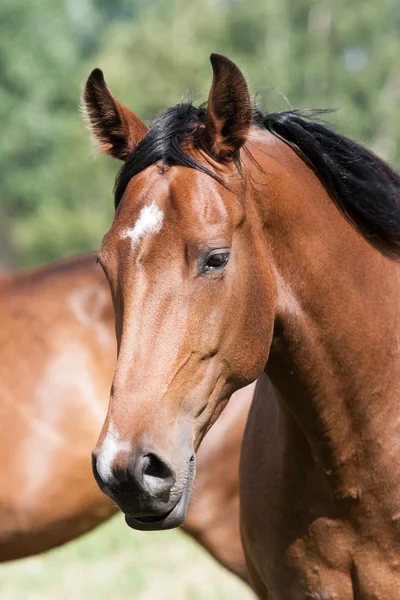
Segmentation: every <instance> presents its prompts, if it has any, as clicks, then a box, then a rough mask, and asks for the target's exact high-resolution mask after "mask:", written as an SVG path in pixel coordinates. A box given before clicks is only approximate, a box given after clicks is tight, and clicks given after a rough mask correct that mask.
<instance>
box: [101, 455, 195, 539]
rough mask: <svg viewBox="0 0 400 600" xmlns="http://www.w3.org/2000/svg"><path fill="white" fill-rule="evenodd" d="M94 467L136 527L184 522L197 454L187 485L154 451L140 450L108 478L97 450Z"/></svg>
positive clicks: (153, 527)
mask: <svg viewBox="0 0 400 600" xmlns="http://www.w3.org/2000/svg"><path fill="white" fill-rule="evenodd" d="M92 467H93V474H94V477H95V479H96V482H97V484H98V485H99V487H100V489H101V490H102V491H103V492H104V493H105V494H106V495H107V496H109V497H110V498H111V499H112V500H113V501H114V502H115V503H116V504H117V505H118V506H119V508H120V509H121V510H122V511H123V512H124V513H125V520H126V522H127V524H128V525H129V526H130V527H132V528H133V529H140V530H157V529H172V528H174V527H178V526H179V525H181V524H182V523H183V520H184V519H185V516H186V509H187V505H188V501H189V495H190V489H191V486H192V482H193V478H194V473H195V459H194V455H193V456H192V458H191V460H190V461H189V464H188V467H187V473H186V475H185V477H184V479H185V485H184V486H181V485H179V486H178V485H177V477H176V474H175V472H174V470H173V468H172V466H171V465H170V464H168V463H167V462H166V461H165V460H163V459H162V458H161V457H159V456H158V455H157V454H155V453H152V452H147V453H138V454H136V456H135V458H134V459H133V460H132V459H131V461H130V462H129V464H128V465H127V467H126V468H124V469H123V470H122V469H118V468H116V469H114V470H113V473H112V475H110V476H109V477H108V478H107V480H106V481H104V480H103V479H102V477H101V476H100V473H99V470H98V468H97V457H96V455H95V454H93V459H92ZM178 490H180V491H178Z"/></svg>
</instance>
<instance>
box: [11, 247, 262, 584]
mask: <svg viewBox="0 0 400 600" xmlns="http://www.w3.org/2000/svg"><path fill="white" fill-rule="evenodd" d="M0 339H1V344H0V381H1V387H0V415H1V419H0V561H6V560H12V559H16V558H21V557H24V556H28V555H30V554H36V553H39V552H43V551H44V550H47V549H49V548H52V547H54V546H58V545H60V544H62V543H64V542H67V541H69V540H71V539H73V538H75V537H77V536H79V535H81V534H83V533H85V532H87V531H89V530H91V529H92V528H93V527H95V526H96V525H98V524H99V523H102V522H103V521H105V520H106V519H108V518H109V517H110V516H111V515H113V514H115V512H116V511H117V510H118V509H117V507H116V506H115V505H114V504H113V503H112V502H110V500H109V499H108V498H106V496H104V495H103V494H102V493H101V492H100V490H99V489H98V487H97V485H96V483H95V482H94V481H93V477H92V474H91V464H90V459H89V456H90V452H91V449H92V447H93V445H94V442H95V440H96V436H97V433H98V428H99V427H100V425H101V423H102V421H103V420H104V417H105V414H106V409H107V402H108V396H109V390H110V385H111V381H112V375H113V371H114V367H115V360H116V343H115V333H114V311H113V307H112V302H111V297H110V292H109V289H108V284H107V281H106V279H105V277H104V274H103V272H102V270H101V269H100V267H99V266H98V265H96V260H95V256H94V254H92V255H83V256H80V257H77V258H74V259H68V260H65V261H61V262H59V263H56V264H54V265H49V266H45V267H41V268H38V269H34V270H31V271H27V272H22V273H19V274H16V275H11V276H8V277H3V278H2V279H0ZM253 387H254V386H252V387H249V388H246V389H244V390H241V391H239V392H238V394H237V398H236V399H235V398H234V399H233V400H232V404H231V406H230V409H229V410H228V411H227V413H226V418H225V419H221V421H220V422H219V423H218V427H216V428H215V430H214V429H213V431H211V432H210V435H209V436H207V438H206V440H205V442H204V445H203V447H202V453H201V455H200V460H199V465H200V469H199V473H198V478H197V487H198V489H197V490H195V493H194V497H193V501H192V503H191V506H190V509H189V512H188V516H187V519H186V521H185V524H184V529H185V531H186V532H187V533H188V534H190V535H191V536H192V537H193V538H194V539H196V540H197V541H198V542H199V543H201V544H202V545H203V546H204V547H205V548H206V549H207V550H208V551H209V552H210V553H211V554H212V555H213V556H214V557H215V558H216V559H217V560H219V562H221V563H222V564H223V565H224V566H226V567H227V568H228V569H229V570H230V571H232V572H234V573H236V574H237V575H239V576H240V577H241V578H242V579H244V580H247V574H246V569H245V564H244V557H243V551H242V547H241V542H240V534H239V504H238V495H239V485H238V477H239V453H240V444H241V440H242V437H243V431H244V427H245V423H246V419H247V414H248V410H249V406H250V402H251V398H252V395H253ZM222 464H223V465H224V470H223V473H221V468H220V466H221V465H222Z"/></svg>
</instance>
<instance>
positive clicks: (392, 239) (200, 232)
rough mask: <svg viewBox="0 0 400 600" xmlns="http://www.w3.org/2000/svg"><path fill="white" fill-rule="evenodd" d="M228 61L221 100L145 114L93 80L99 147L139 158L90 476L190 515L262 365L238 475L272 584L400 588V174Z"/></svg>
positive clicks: (222, 64) (219, 68)
mask: <svg viewBox="0 0 400 600" xmlns="http://www.w3.org/2000/svg"><path fill="white" fill-rule="evenodd" d="M212 65H213V70H214V79H213V83H212V87H211V90H210V95H209V100H208V105H207V109H206V110H205V109H202V108H199V109H197V108H195V107H193V106H192V105H178V106H176V107H172V108H171V109H169V110H167V111H166V112H165V113H164V115H162V116H161V117H159V118H158V119H157V120H156V121H155V122H154V124H153V125H152V126H151V127H150V129H149V130H148V131H147V130H146V129H145V128H144V125H143V124H142V123H141V122H140V121H139V119H138V118H137V117H136V116H135V115H134V114H133V113H131V112H130V111H129V110H128V109H126V108H125V107H123V106H122V105H120V104H119V103H118V102H117V101H116V100H115V98H113V96H112V95H111V94H110V92H109V91H108V89H107V87H106V85H105V82H104V79H103V77H102V74H101V72H99V71H98V70H96V71H94V72H93V73H92V75H91V76H90V78H89V80H88V83H87V85H86V89H85V96H84V99H85V103H86V109H87V113H88V117H89V122H90V123H91V126H92V130H93V133H94V135H95V136H96V138H97V140H98V142H99V145H100V149H101V150H103V151H106V152H108V153H110V154H112V155H113V156H115V157H119V158H121V159H123V160H125V165H124V167H123V168H122V170H121V173H120V175H119V177H118V179H117V185H116V195H115V201H116V207H117V210H116V214H115V219H114V223H113V225H112V227H111V229H110V231H109V232H108V233H107V235H106V236H105V238H104V240H103V244H102V247H101V249H100V251H99V260H100V262H101V264H102V266H103V269H104V270H105V272H106V275H107V278H108V281H109V283H110V287H111V290H112V295H113V302H114V307H115V312H116V325H117V326H116V334H117V341H118V362H117V366H116V371H115V375H114V383H113V387H112V393H111V398H110V403H109V408H108V414H107V418H106V421H105V423H104V426H103V429H102V431H101V434H100V438H99V441H98V444H97V447H96V449H95V451H94V453H93V470H94V474H95V477H96V479H97V481H98V483H99V485H100V486H101V488H102V489H103V491H104V492H105V493H106V494H108V495H109V496H110V497H112V498H114V499H115V501H116V502H117V503H118V504H119V506H120V507H121V509H122V510H123V511H124V512H125V514H126V522H127V523H128V524H129V525H130V526H131V527H134V528H137V529H147V530H148V529H166V528H169V527H174V526H176V525H179V524H180V523H181V522H182V520H183V518H184V515H185V510H186V506H187V501H188V497H189V493H190V488H191V482H192V479H193V474H194V454H193V451H195V450H197V448H198V447H199V444H200V442H201V440H202V439H203V437H204V434H205V432H206V431H207V430H208V428H209V427H210V426H211V425H212V423H213V422H214V421H215V420H216V419H217V418H218V416H219V414H220V413H221V410H222V408H223V406H224V405H225V404H226V402H227V399H228V398H229V396H230V395H231V394H232V392H234V391H235V389H238V388H241V387H243V386H244V385H246V384H248V383H249V382H251V381H254V380H255V379H256V378H257V377H259V376H260V375H261V374H262V373H263V371H264V370H265V371H266V372H267V373H268V375H269V376H270V380H271V382H272V383H271V384H269V383H268V381H267V380H266V379H265V375H261V377H260V380H259V385H258V388H257V391H256V395H255V399H254V401H253V404H252V408H251V412H250V416H249V420H248V424H247V427H246V432H245V439H244V444H243V450H242V460H241V475H240V483H241V528H242V536H243V541H244V546H245V553H246V559H247V564H248V567H249V570H250V574H251V577H252V580H253V583H254V585H255V587H256V589H257V591H258V593H259V595H260V597H261V598H264V599H265V598H267V597H268V595H269V594H270V596H271V597H272V598H274V599H275V600H302V599H304V598H309V599H311V598H312V599H315V600H316V599H322V598H325V599H328V598H329V599H330V598H332V599H333V598H337V599H340V600H350V599H353V598H354V599H357V600H372V599H373V598H374V599H377V598H379V599H384V600H392V599H394V598H397V597H399V589H400V550H399V548H400V528H399V506H400V461H399V456H400V448H399V443H400V404H399V401H398V399H399V392H400V361H399V331H400V310H399V298H400V295H399V287H400V269H399V266H398V263H397V262H396V261H395V260H394V259H393V256H398V254H399V246H400V209H399V197H400V178H399V176H398V175H397V174H396V173H395V172H394V171H392V170H391V169H390V167H389V166H388V165H386V164H385V163H383V162H382V161H381V160H380V159H378V158H377V157H376V156H374V155H373V154H372V153H370V152H369V151H367V150H365V149H364V148H363V147H361V146H360V145H358V144H355V143H354V142H352V141H351V140H348V139H347V138H344V137H343V136H340V135H338V134H336V133H335V132H333V131H332V130H330V129H329V128H328V127H326V126H325V125H323V124H321V123H320V122H318V121H312V120H311V121H307V120H305V119H303V118H301V117H300V116H299V115H298V114H297V113H282V114H275V115H274V114H273V115H262V114H261V113H260V112H259V111H257V110H256V109H255V108H254V107H253V106H252V104H251V101H250V97H249V93H248V90H247V85H246V81H245V79H244V77H243V75H242V73H241V72H240V71H239V69H238V68H237V67H236V66H235V65H234V64H233V63H232V62H231V61H229V60H228V59H226V58H224V57H221V56H218V55H212ZM272 386H273V387H272ZM110 449H111V450H112V451H110Z"/></svg>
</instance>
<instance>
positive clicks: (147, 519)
mask: <svg viewBox="0 0 400 600" xmlns="http://www.w3.org/2000/svg"><path fill="white" fill-rule="evenodd" d="M173 510H174V509H173V508H172V509H171V510H169V511H168V512H166V513H164V514H163V515H157V516H156V517H154V516H152V517H133V518H134V519H135V520H136V521H139V522H140V523H159V522H161V521H164V519H166V518H167V517H168V515H170V514H171V513H172V511H173ZM128 518H131V517H128Z"/></svg>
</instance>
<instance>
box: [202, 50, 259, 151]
mask: <svg viewBox="0 0 400 600" xmlns="http://www.w3.org/2000/svg"><path fill="white" fill-rule="evenodd" d="M210 61H211V65H212V68H213V71H214V77H213V82H212V85H211V89H210V94H209V97H208V104H207V115H206V122H205V130H204V135H205V143H206V146H207V148H208V150H209V151H210V152H211V153H212V154H213V155H214V156H215V157H216V158H217V159H218V160H221V161H227V160H232V159H233V158H234V157H235V156H236V154H237V152H238V151H239V149H240V148H241V146H243V144H244V143H245V141H246V138H247V134H248V131H249V128H250V125H251V120H252V105H251V101H250V94H249V90H248V88H247V83H246V80H245V78H244V75H243V73H242V72H241V70H240V69H239V68H238V67H237V66H236V65H235V64H234V63H233V62H232V61H231V60H229V59H228V58H226V57H225V56H221V55H220V54H211V56H210Z"/></svg>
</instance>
